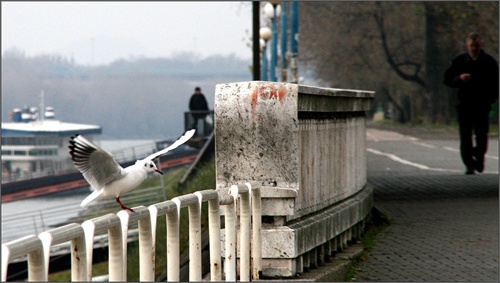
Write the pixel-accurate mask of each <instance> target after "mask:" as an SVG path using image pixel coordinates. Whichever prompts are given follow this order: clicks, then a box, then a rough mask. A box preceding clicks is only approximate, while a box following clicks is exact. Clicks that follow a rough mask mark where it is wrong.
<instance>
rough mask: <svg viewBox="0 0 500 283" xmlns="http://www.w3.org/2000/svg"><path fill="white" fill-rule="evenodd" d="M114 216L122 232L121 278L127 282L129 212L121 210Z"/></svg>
mask: <svg viewBox="0 0 500 283" xmlns="http://www.w3.org/2000/svg"><path fill="white" fill-rule="evenodd" d="M116 216H118V218H120V224H121V230H122V255H123V258H122V259H123V262H122V266H123V268H122V272H123V274H122V277H123V279H124V280H125V281H127V262H128V261H127V258H128V256H127V237H128V222H129V219H130V211H128V210H125V209H122V210H120V211H118V213H116Z"/></svg>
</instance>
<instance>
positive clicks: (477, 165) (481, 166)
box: [474, 158, 484, 173]
mask: <svg viewBox="0 0 500 283" xmlns="http://www.w3.org/2000/svg"><path fill="white" fill-rule="evenodd" d="M474 167H475V168H476V171H477V172H479V173H482V172H483V171H484V158H478V159H477V161H476V162H475V164H474Z"/></svg>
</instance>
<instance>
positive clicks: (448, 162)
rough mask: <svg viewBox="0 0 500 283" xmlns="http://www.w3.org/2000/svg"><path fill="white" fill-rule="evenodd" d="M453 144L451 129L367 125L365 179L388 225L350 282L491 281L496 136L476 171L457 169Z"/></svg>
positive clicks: (495, 238)
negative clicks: (397, 130) (433, 130)
mask: <svg viewBox="0 0 500 283" xmlns="http://www.w3.org/2000/svg"><path fill="white" fill-rule="evenodd" d="M458 149H459V141H458V139H457V138H456V137H455V136H453V135H439V133H437V134H436V135H433V134H429V133H428V132H426V133H425V134H421V133H419V132H418V131H415V134H414V135H413V134H411V133H408V132H405V135H403V134H398V133H395V132H388V131H383V130H380V129H374V128H369V129H368V131H367V165H368V182H369V183H370V184H371V185H372V186H373V187H374V200H375V202H374V206H375V207H376V208H377V209H379V210H380V211H381V212H382V213H384V214H385V215H387V216H388V218H389V220H390V221H391V225H390V226H389V227H388V228H386V229H385V230H384V231H382V232H381V233H380V234H379V235H378V236H377V240H376V245H375V247H374V248H373V250H372V251H371V253H370V254H369V255H368V257H367V260H366V261H365V262H363V263H362V264H361V266H360V268H359V270H358V273H357V275H356V278H354V281H365V282H366V281H384V282H389V281H397V282H403V281H412V282H414V281H434V282H436V281H447V282H450V281H475V282H479V281H495V282H498V279H499V272H498V271H499V265H498V260H499V258H498V248H499V245H498V235H499V209H498V204H499V203H498V189H499V188H498V138H497V137H494V138H490V141H489V149H488V152H487V156H486V161H485V172H484V173H481V174H475V175H465V174H464V171H465V167H464V166H463V165H462V162H461V159H460V154H459V150H458Z"/></svg>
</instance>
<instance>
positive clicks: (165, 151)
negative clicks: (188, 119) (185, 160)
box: [144, 129, 196, 160]
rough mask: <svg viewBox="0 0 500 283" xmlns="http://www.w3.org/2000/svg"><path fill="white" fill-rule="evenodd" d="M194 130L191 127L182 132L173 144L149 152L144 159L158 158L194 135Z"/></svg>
mask: <svg viewBox="0 0 500 283" xmlns="http://www.w3.org/2000/svg"><path fill="white" fill-rule="evenodd" d="M195 132H196V130H195V129H191V130H189V131H187V132H185V133H184V135H182V136H181V137H180V138H178V139H177V140H176V141H175V142H174V143H173V144H171V145H170V146H169V147H167V148H165V149H162V150H160V151H158V152H156V153H153V154H151V155H150V156H148V157H146V158H144V160H153V159H155V158H158V157H160V156H162V155H164V154H166V153H167V152H169V151H171V150H173V149H175V148H177V147H178V146H180V145H182V144H183V143H185V142H187V141H188V140H189V139H190V138H192V137H193V136H194V133H195Z"/></svg>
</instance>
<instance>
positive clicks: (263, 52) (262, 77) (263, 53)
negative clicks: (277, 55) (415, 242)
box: [260, 41, 267, 81]
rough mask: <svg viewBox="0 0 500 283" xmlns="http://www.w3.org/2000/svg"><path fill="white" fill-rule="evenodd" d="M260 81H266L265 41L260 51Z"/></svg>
mask: <svg viewBox="0 0 500 283" xmlns="http://www.w3.org/2000/svg"><path fill="white" fill-rule="evenodd" d="M260 80H261V81H267V41H266V44H264V48H263V49H262V72H261V73H260Z"/></svg>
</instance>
